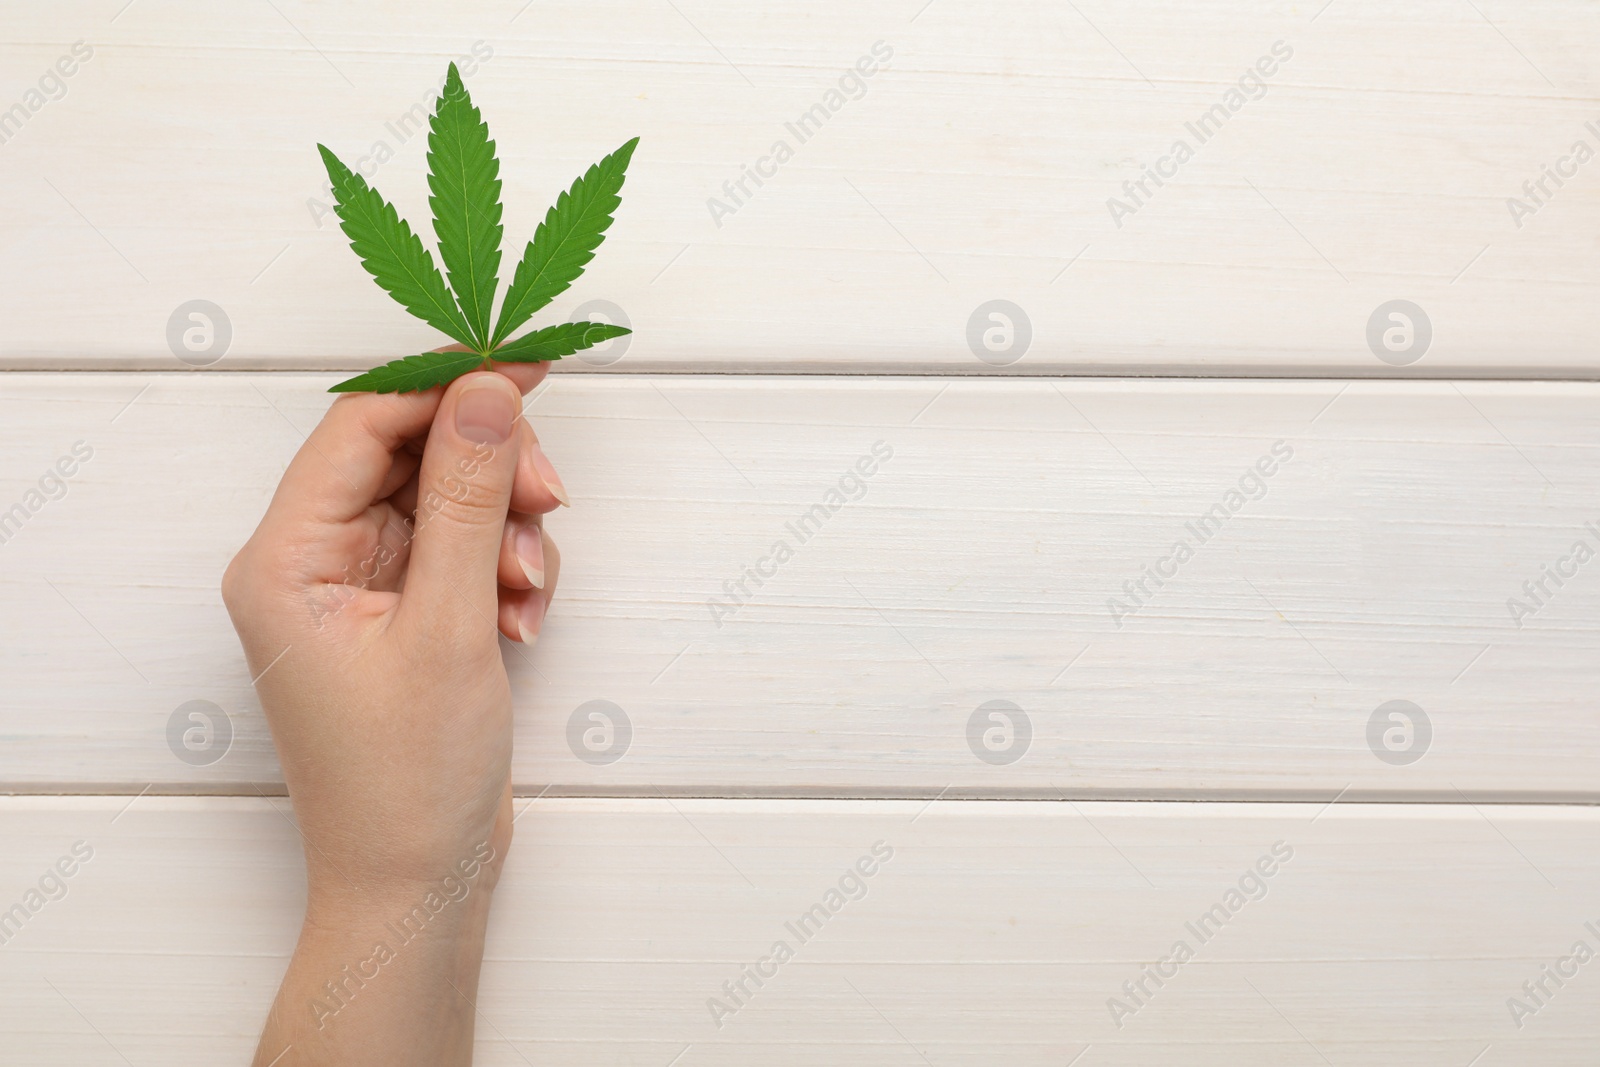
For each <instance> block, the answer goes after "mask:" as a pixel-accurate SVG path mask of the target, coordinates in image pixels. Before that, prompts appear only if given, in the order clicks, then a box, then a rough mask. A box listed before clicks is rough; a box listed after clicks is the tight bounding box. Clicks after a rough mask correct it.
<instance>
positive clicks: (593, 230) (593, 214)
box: [317, 63, 639, 393]
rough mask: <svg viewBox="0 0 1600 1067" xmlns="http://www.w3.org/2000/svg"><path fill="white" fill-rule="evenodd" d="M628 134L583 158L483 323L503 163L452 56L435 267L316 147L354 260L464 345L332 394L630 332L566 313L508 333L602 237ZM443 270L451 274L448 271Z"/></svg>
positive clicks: (388, 207)
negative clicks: (568, 318)
mask: <svg viewBox="0 0 1600 1067" xmlns="http://www.w3.org/2000/svg"><path fill="white" fill-rule="evenodd" d="M638 143H639V139H638V138H637V137H635V138H634V139H633V140H631V141H629V142H628V143H626V144H624V145H623V146H622V147H621V148H619V149H617V150H616V151H615V152H613V153H611V154H610V155H609V156H606V157H605V158H604V159H602V160H601V161H600V162H599V163H596V164H595V165H594V166H592V167H590V168H589V169H588V171H587V172H585V173H584V175H583V176H582V177H580V178H579V179H578V180H577V181H575V182H573V183H572V188H571V189H569V190H568V191H567V192H564V193H562V194H561V195H560V197H558V198H557V200H556V203H555V206H553V207H552V208H550V210H549V211H548V212H547V213H546V214H545V218H544V222H542V223H541V224H540V225H539V227H538V229H537V230H535V231H534V236H533V240H532V241H530V242H528V245H527V248H526V249H525V250H524V251H523V254H522V261H521V262H520V263H518V264H517V269H516V273H515V274H514V276H513V277H512V280H511V285H510V286H509V287H508V288H507V289H506V295H505V300H504V302H503V303H502V304H501V306H500V315H499V319H498V320H497V321H495V323H494V328H493V330H492V331H491V329H490V322H491V319H492V317H493V308H494V300H495V295H496V293H497V291H498V290H499V287H500V279H499V277H498V273H499V270H500V240H501V237H502V236H503V232H504V229H503V227H502V226H501V214H502V208H501V204H500V161H499V160H498V159H497V158H496V157H495V144H494V142H493V141H492V140H490V139H489V127H488V124H487V123H485V122H484V121H483V116H482V114H481V113H480V112H479V111H478V109H477V107H475V106H474V105H473V103H472V97H471V96H470V95H469V94H468V93H467V90H466V86H464V85H463V84H462V83H461V74H460V72H459V71H457V70H456V65H455V64H454V63H452V64H450V69H449V72H448V74H447V75H446V77H445V83H444V90H443V91H442V92H441V93H440V94H439V100H438V102H437V104H436V105H435V106H434V112H433V116H432V117H431V119H430V120H429V127H428V188H429V190H430V191H431V192H432V195H431V196H430V197H429V198H428V205H429V207H430V208H431V209H432V211H433V232H434V236H435V237H436V238H437V239H438V242H439V259H440V260H441V261H442V262H443V263H444V269H445V274H440V273H439V268H438V267H436V266H435V265H434V262H433V256H432V255H431V254H429V252H428V250H427V248H425V247H424V246H423V244H422V239H421V238H420V237H418V236H417V235H416V234H415V233H413V232H412V230H411V227H410V226H409V225H408V224H407V223H406V221H405V219H403V218H401V217H400V215H399V213H398V212H397V211H395V209H394V206H393V205H392V204H390V203H389V202H388V201H387V200H385V199H384V198H383V197H382V196H381V195H380V194H379V193H378V191H377V190H376V189H373V188H372V187H371V186H369V185H368V184H367V182H366V179H365V178H363V177H362V176H361V175H360V174H358V173H356V172H355V171H352V170H351V169H350V168H349V167H346V166H345V165H344V164H343V163H341V162H340V161H339V159H338V157H337V156H335V155H334V154H333V153H332V152H330V151H329V150H328V149H327V148H325V147H323V146H322V145H320V144H319V145H318V146H317V150H318V151H319V152H320V153H321V154H322V162H323V165H324V166H326V167H327V170H328V179H329V180H330V181H331V182H332V183H333V195H334V206H333V210H334V213H335V214H337V215H338V216H339V223H340V229H342V230H343V231H344V233H345V236H346V237H348V238H350V247H351V248H352V249H354V250H355V253H356V255H357V256H359V257H360V258H361V265H362V266H363V267H365V268H366V270H367V273H369V274H371V275H372V277H373V279H374V280H375V281H377V283H378V285H379V286H380V287H381V288H382V289H383V291H384V292H386V293H388V294H389V295H390V296H392V297H394V298H395V300H397V301H398V302H399V303H400V305H401V306H402V307H404V308H405V309H406V310H407V311H409V312H411V314H413V315H415V316H416V317H417V318H419V319H421V320H423V321H424V322H426V323H428V324H429V325H430V326H433V327H434V328H435V329H437V330H439V331H441V332H443V333H445V334H448V335H449V336H450V337H452V338H454V339H455V340H457V341H460V342H461V343H462V344H464V345H466V346H467V347H468V349H469V351H466V352H423V353H419V354H417V355H414V356H406V357H404V358H403V359H396V360H392V361H390V362H388V363H385V364H384V365H383V366H381V367H374V368H372V369H371V370H369V371H367V372H366V373H365V374H360V375H357V376H356V377H354V378H351V379H349V380H348V381H343V382H340V383H339V384H338V385H335V386H334V387H333V388H332V389H331V390H329V391H330V392H335V393H350V392H364V391H371V392H377V393H396V392H398V393H408V392H415V391H419V390H424V389H431V388H433V387H434V386H436V385H443V384H445V383H447V382H450V381H452V380H454V379H456V378H458V377H460V376H461V375H463V374H466V373H467V372H469V371H473V370H477V369H478V368H479V367H482V366H484V365H485V363H486V362H487V361H488V360H490V359H494V360H499V361H503V362H508V363H529V362H536V361H539V360H550V359H560V358H561V357H562V356H568V355H571V354H572V353H574V352H578V351H581V350H582V349H585V348H589V347H592V346H593V345H597V344H600V343H601V342H603V341H607V340H609V339H611V338H613V337H620V336H622V335H623V334H626V333H629V332H630V331H629V330H628V329H626V328H625V327H622V326H612V325H610V324H609V323H602V322H564V323H559V324H557V325H555V326H546V327H544V328H543V329H538V330H534V331H532V332H531V333H527V334H525V335H523V336H522V337H519V338H517V339H516V340H514V341H507V340H506V338H507V337H509V336H510V334H511V333H512V332H513V331H514V330H516V329H517V328H518V327H519V326H521V325H523V324H524V323H525V322H527V321H528V319H529V317H531V316H532V315H533V313H534V312H536V311H538V310H539V309H540V308H543V307H545V306H546V305H547V304H549V303H550V301H551V300H553V299H555V298H556V297H557V296H559V295H560V294H561V293H562V292H564V291H565V290H566V289H567V288H568V287H569V286H570V285H571V284H572V283H573V282H574V281H575V280H577V278H578V277H579V276H580V275H581V274H583V271H584V268H585V267H586V266H587V265H588V263H589V261H590V260H591V259H593V258H594V250H595V249H596V248H598V247H599V246H600V242H601V241H603V240H605V231H606V230H607V229H608V228H609V227H610V226H611V222H612V215H613V213H615V211H616V209H617V205H618V204H619V203H621V199H620V197H619V196H618V195H617V193H618V190H620V189H621V188H622V183H623V180H624V179H625V178H626V173H627V169H628V162H629V160H630V159H632V158H633V150H634V148H635V146H637V145H638ZM446 275H448V277H449V283H448V285H447V284H446V281H445V277H446Z"/></svg>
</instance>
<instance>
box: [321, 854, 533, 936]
mask: <svg viewBox="0 0 1600 1067" xmlns="http://www.w3.org/2000/svg"><path fill="white" fill-rule="evenodd" d="M503 861H504V855H503V850H501V849H496V848H495V847H494V844H493V843H491V842H487V841H485V842H482V843H480V844H478V845H477V846H475V847H473V848H470V849H465V850H462V852H461V854H460V855H457V856H455V857H454V858H450V859H445V858H441V859H439V860H438V861H437V862H435V863H431V864H427V865H424V866H422V867H420V868H418V869H416V870H414V871H413V872H410V873H407V874H404V875H400V874H395V875H387V876H378V875H374V874H372V873H371V872H366V873H365V876H364V877H361V878H359V879H352V878H350V877H349V876H347V874H346V873H344V872H342V871H340V870H339V869H338V868H337V867H334V866H333V865H332V864H331V863H328V864H316V865H313V866H312V867H310V868H308V876H307V893H306V923H307V925H308V926H312V927H316V928H320V929H324V930H330V931H350V930H356V929H362V930H365V929H370V928H372V927H373V926H375V925H376V926H378V927H382V926H385V925H391V926H392V925H397V924H399V925H400V928H401V931H402V932H404V930H405V929H406V928H407V927H406V925H405V924H403V923H402V920H409V922H410V926H412V927H418V926H420V927H428V926H434V925H437V924H439V923H441V922H442V923H444V924H445V925H446V926H448V927H459V925H460V924H461V923H462V922H463V921H465V920H469V919H473V918H479V919H487V915H488V910H489V904H490V901H491V898H492V897H493V895H494V888H495V885H496V884H497V883H498V881H499V878H500V867H501V864H502V863H503Z"/></svg>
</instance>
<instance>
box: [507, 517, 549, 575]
mask: <svg viewBox="0 0 1600 1067" xmlns="http://www.w3.org/2000/svg"><path fill="white" fill-rule="evenodd" d="M513 544H514V545H515V547H516V550H517V562H518V563H520V564H521V565H522V573H523V574H526V575H527V576H528V581H530V582H532V583H533V587H534V588H535V589H543V588H544V534H543V533H542V532H541V531H540V529H539V527H537V526H524V527H523V528H522V529H521V530H520V531H518V533H517V539H516V541H514V542H513Z"/></svg>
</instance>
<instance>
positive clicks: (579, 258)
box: [490, 137, 639, 348]
mask: <svg viewBox="0 0 1600 1067" xmlns="http://www.w3.org/2000/svg"><path fill="white" fill-rule="evenodd" d="M638 144H639V138H637V137H635V138H633V139H632V140H631V141H628V142H627V143H626V144H624V145H623V146H622V147H621V148H618V149H617V150H616V151H615V152H612V153H611V154H610V155H608V156H606V157H605V158H604V159H602V160H600V162H598V163H596V164H594V165H592V166H591V167H590V168H589V169H588V170H587V171H585V172H584V174H583V175H582V176H581V177H579V178H578V179H577V180H576V181H575V182H573V183H572V187H571V188H570V189H568V190H567V191H566V192H564V193H562V194H561V195H560V196H559V197H558V198H557V199H556V202H555V203H554V204H553V205H551V207H550V210H549V211H547V212H546V213H545V217H544V221H543V222H542V223H540V224H539V228H538V229H537V230H536V231H534V235H533V240H531V241H529V242H528V245H527V247H526V248H525V249H524V250H523V253H522V260H521V261H520V262H519V263H518V264H517V269H516V272H515V273H514V274H513V275H512V278H511V284H510V285H509V286H507V287H506V295H505V300H504V301H503V302H502V303H501V305H500V318H499V321H498V322H497V323H496V324H495V328H494V336H493V337H492V338H491V339H490V347H491V348H495V347H498V346H499V345H500V343H501V342H502V341H504V340H505V339H506V338H507V337H508V336H510V334H511V332H512V331H513V330H515V329H516V328H517V327H519V326H521V325H522V324H523V323H525V322H527V321H528V319H529V318H530V317H531V316H532V315H533V313H534V312H536V311H538V310H539V309H540V308H542V307H544V306H545V305H546V304H548V303H550V301H552V300H554V299H555V298H556V297H557V296H559V295H560V294H561V293H563V292H565V291H566V289H567V287H568V286H570V285H571V284H572V283H573V282H574V281H576V280H577V279H578V277H579V275H581V274H582V273H583V271H584V268H585V267H586V266H588V264H589V261H590V260H591V259H593V258H594V251H595V249H596V248H598V247H599V246H600V242H602V241H604V240H605V232H606V230H607V229H609V228H610V226H611V222H612V214H613V212H615V211H616V210H617V205H619V204H620V203H621V202H622V199H621V197H619V196H618V195H617V193H618V191H619V190H621V188H622V183H623V181H624V180H625V179H626V178H627V171H628V162H629V161H630V160H631V159H632V158H633V150H634V148H635V147H637V146H638Z"/></svg>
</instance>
